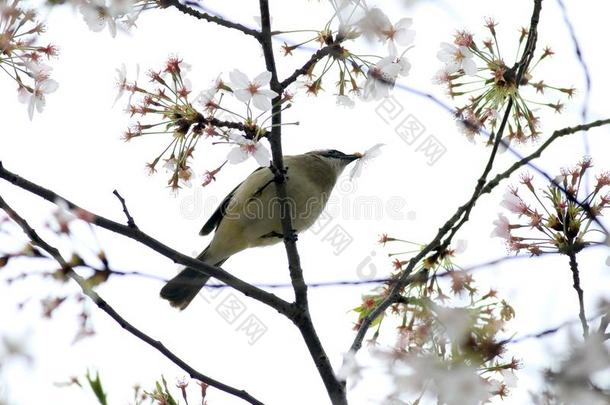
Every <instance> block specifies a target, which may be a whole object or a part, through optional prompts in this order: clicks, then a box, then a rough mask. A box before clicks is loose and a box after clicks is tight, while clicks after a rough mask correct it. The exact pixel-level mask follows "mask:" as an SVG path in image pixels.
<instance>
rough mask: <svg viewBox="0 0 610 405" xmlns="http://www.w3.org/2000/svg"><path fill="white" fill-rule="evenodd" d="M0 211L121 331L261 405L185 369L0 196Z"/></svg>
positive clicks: (195, 377) (220, 388) (247, 400)
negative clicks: (96, 288) (121, 313)
mask: <svg viewBox="0 0 610 405" xmlns="http://www.w3.org/2000/svg"><path fill="white" fill-rule="evenodd" d="M0 209H2V210H4V211H5V212H6V213H7V214H8V216H9V217H10V218H11V219H12V220H13V221H14V222H15V223H16V224H17V225H19V227H21V229H22V230H23V232H24V233H25V234H26V235H27V237H28V238H29V239H30V240H31V241H32V243H33V244H34V245H36V246H38V247H39V248H41V249H42V250H44V251H45V252H47V253H48V254H49V255H51V257H53V259H55V261H57V263H59V265H60V266H61V269H62V270H63V271H64V273H65V274H67V275H68V277H70V278H71V279H72V280H74V281H76V283H77V284H78V285H79V287H80V288H81V290H82V292H83V294H85V295H86V296H87V297H89V298H90V299H91V300H92V301H93V302H94V303H95V305H97V306H98V308H100V309H101V310H102V311H104V312H105V313H106V314H108V315H109V316H110V317H111V318H112V319H114V320H115V321H116V322H117V323H118V324H119V325H120V326H121V327H122V328H123V329H125V330H126V331H128V332H129V333H131V334H132V335H134V336H135V337H137V338H138V339H140V340H142V341H143V342H146V343H148V344H149V345H150V346H152V347H154V348H155V349H157V350H158V351H159V352H160V353H161V354H163V355H164V356H165V357H167V358H168V359H169V360H170V361H171V362H172V363H174V364H175V365H177V366H178V367H180V368H181V369H182V370H184V371H185V372H186V373H188V374H189V376H191V377H192V378H194V379H196V380H199V381H202V382H204V383H206V384H209V385H211V386H212V387H215V388H217V389H219V390H221V391H224V392H226V393H228V394H231V395H234V396H236V397H238V398H241V399H243V400H244V401H246V402H248V403H250V404H255V405H263V403H262V402H260V401H259V400H257V399H256V398H254V397H253V396H251V395H250V394H248V393H247V392H246V391H244V390H240V389H237V388H234V387H231V386H230V385H227V384H224V383H221V382H220V381H218V380H215V379H213V378H211V377H208V376H207V375H205V374H202V373H200V372H199V371H197V370H195V369H194V368H192V367H191V366H189V365H188V364H187V363H186V362H185V361H184V360H182V359H181V358H179V357H178V356H176V355H175V354H174V353H173V352H171V351H170V350H169V349H168V348H167V347H165V345H163V343H161V342H160V341H158V340H155V339H153V338H152V337H150V336H148V335H147V334H145V333H144V332H142V331H141V330H140V329H138V328H136V327H135V326H133V325H132V324H131V323H129V322H128V321H127V320H126V319H125V318H123V317H122V316H121V315H119V313H118V312H116V311H115V310H114V308H112V306H110V304H108V303H107V302H106V301H105V300H104V299H103V298H102V297H100V296H99V295H98V294H97V293H96V292H95V291H93V289H91V287H89V285H88V283H87V281H86V280H85V279H84V278H82V277H81V276H79V275H78V274H77V273H76V272H75V271H74V269H73V268H72V266H70V264H68V263H67V262H66V261H65V260H64V258H63V257H62V256H61V254H60V253H59V250H57V249H56V248H55V247H53V246H51V245H49V244H48V243H47V242H45V241H44V240H43V239H42V238H41V237H40V236H39V235H38V233H37V232H36V231H35V230H34V229H33V228H32V227H31V226H30V225H29V224H28V223H27V221H26V220H25V219H24V218H23V217H21V216H20V215H19V214H18V213H17V212H15V210H13V209H12V208H11V207H10V206H9V205H8V204H7V203H6V201H5V200H4V199H3V198H2V196H0Z"/></svg>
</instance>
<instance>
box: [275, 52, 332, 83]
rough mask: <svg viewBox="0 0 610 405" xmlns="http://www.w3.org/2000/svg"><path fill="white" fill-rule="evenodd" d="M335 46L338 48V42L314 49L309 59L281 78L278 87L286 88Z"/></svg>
mask: <svg viewBox="0 0 610 405" xmlns="http://www.w3.org/2000/svg"><path fill="white" fill-rule="evenodd" d="M337 48H339V45H338V44H330V45H327V46H325V47H323V48H321V49H319V50H318V51H316V52H315V53H314V54H313V55H311V57H310V58H309V60H308V61H307V62H305V64H304V65H303V66H301V67H300V68H298V69H297V70H295V71H294V72H293V73H292V74H291V75H290V76H288V77H287V78H286V79H284V80H282V82H281V83H280V87H281V88H282V89H286V87H288V86H290V85H291V84H292V83H294V82H295V81H296V80H297V79H298V78H299V76H301V75H304V74H306V73H307V72H308V71H309V69H310V68H311V67H312V66H313V65H315V64H316V63H318V62H319V61H320V60H322V59H323V58H324V57H325V56H327V55H329V54H331V53H332V52H333V51H334V50H336V49H337Z"/></svg>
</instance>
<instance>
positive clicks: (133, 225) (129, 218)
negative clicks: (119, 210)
mask: <svg viewBox="0 0 610 405" xmlns="http://www.w3.org/2000/svg"><path fill="white" fill-rule="evenodd" d="M112 194H114V195H115V196H116V198H118V199H119V202H120V203H121V206H123V213H124V214H125V217H126V218H127V226H128V227H130V228H136V229H137V228H138V226H137V225H136V223H135V221H134V220H133V217H132V216H131V214H130V213H129V210H128V209H127V203H126V202H125V199H124V198H123V196H122V195H120V194H119V192H118V191H116V190H114V191H113V192H112Z"/></svg>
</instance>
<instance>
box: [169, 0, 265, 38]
mask: <svg viewBox="0 0 610 405" xmlns="http://www.w3.org/2000/svg"><path fill="white" fill-rule="evenodd" d="M161 4H162V5H163V6H164V7H170V6H173V7H175V8H177V9H178V10H180V11H182V12H183V13H184V14H188V15H190V16H193V17H195V18H198V19H200V20H205V21H208V22H212V23H215V24H218V25H220V26H223V27H226V28H232V29H234V30H237V31H241V32H243V33H244V34H246V35H250V36H253V37H254V38H257V39H258V38H259V37H260V35H261V33H260V32H259V31H257V30H254V29H252V28H248V27H246V26H245V25H242V24H238V23H234V22H232V21H229V20H227V19H225V18H222V17H218V16H215V15H211V14H208V13H205V12H202V11H197V10H195V9H193V8H191V7H189V6H186V5H184V4H182V3H180V1H178V0H162V1H161Z"/></svg>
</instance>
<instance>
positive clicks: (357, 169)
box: [349, 143, 385, 180]
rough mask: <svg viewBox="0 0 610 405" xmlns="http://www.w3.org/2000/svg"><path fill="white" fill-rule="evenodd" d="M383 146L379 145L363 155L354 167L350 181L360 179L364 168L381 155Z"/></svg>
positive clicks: (350, 174)
mask: <svg viewBox="0 0 610 405" xmlns="http://www.w3.org/2000/svg"><path fill="white" fill-rule="evenodd" d="M382 146H385V145H384V144H383V143H378V144H376V145H374V146H373V147H371V148H369V149H368V150H367V151H366V152H364V153H362V154H361V156H360V159H358V161H357V162H356V164H354V167H352V170H351V171H350V173H349V178H350V180H353V179H355V178H358V177H360V175H361V174H362V169H363V168H364V166H366V165H367V164H368V163H369V162H370V161H371V160H372V159H375V158H376V157H378V156H379V155H380V154H381V147H382Z"/></svg>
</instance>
